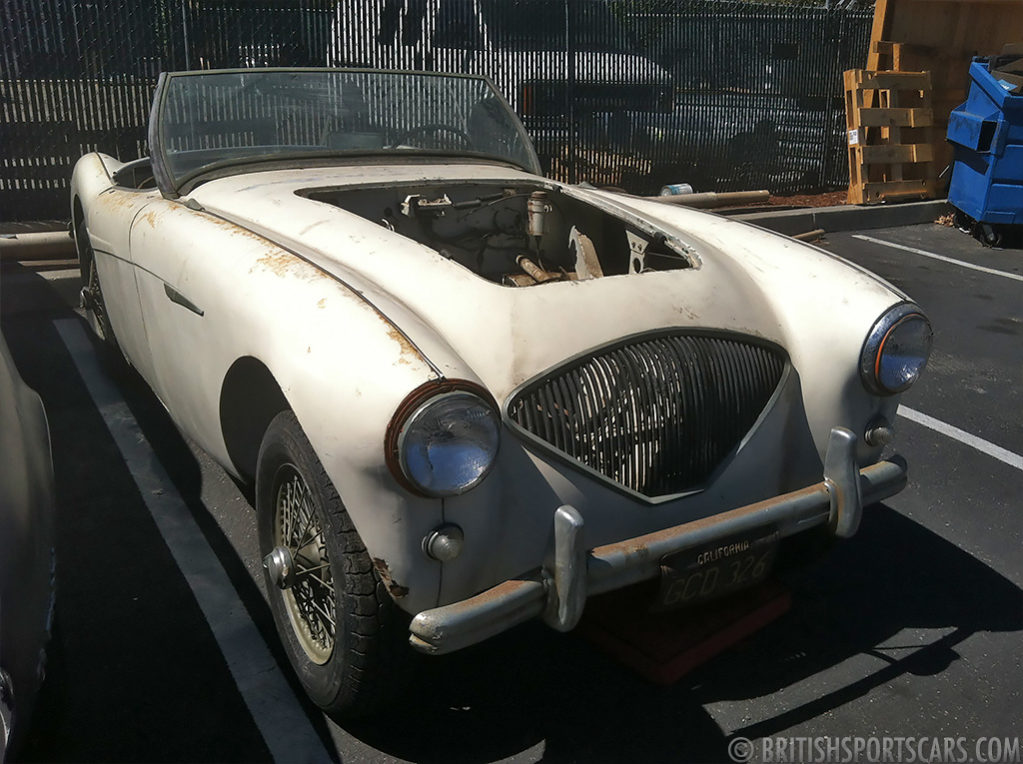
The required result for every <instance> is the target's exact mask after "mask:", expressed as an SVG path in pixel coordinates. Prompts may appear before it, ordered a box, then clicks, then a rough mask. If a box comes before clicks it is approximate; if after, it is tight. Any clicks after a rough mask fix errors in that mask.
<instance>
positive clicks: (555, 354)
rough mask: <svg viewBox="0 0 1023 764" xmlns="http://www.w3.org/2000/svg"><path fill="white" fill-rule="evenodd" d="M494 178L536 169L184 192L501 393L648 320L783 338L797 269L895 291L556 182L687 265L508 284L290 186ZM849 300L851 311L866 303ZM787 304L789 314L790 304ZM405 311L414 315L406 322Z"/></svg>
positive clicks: (764, 243) (774, 244)
mask: <svg viewBox="0 0 1023 764" xmlns="http://www.w3.org/2000/svg"><path fill="white" fill-rule="evenodd" d="M490 180H496V181H507V182H515V183H523V182H530V181H536V180H537V179H536V177H535V176H532V175H529V174H527V173H523V172H519V171H516V170H511V169H505V168H501V167H496V166H485V165H461V166H460V165H450V164H447V165H436V166H410V165H398V166H378V167H372V168H366V167H365V166H363V167H341V168H316V169H308V170H282V171H270V172H263V173H254V174H247V175H241V176H235V177H229V178H224V179H219V180H215V181H212V182H208V183H206V184H204V185H202V186H200V187H198V188H197V189H195V191H194V192H193V193H192V194H191V199H193V200H194V201H196V202H198V203H199V204H200V205H202V207H203V208H204V209H205V210H206V211H208V212H210V213H212V214H215V215H217V216H219V217H222V218H224V219H226V220H229V221H231V222H234V223H236V224H238V225H239V226H241V227H243V228H245V229H248V230H250V231H252V232H254V233H257V234H259V235H260V236H263V237H265V238H267V239H269V240H271V241H273V242H275V243H277V244H279V245H281V246H282V247H284V248H285V249H288V250H291V251H292V252H294V253H296V254H298V255H300V256H301V257H303V258H305V259H307V260H310V261H312V262H313V263H315V264H316V265H317V266H319V267H320V268H321V269H323V270H324V271H326V272H328V273H330V274H331V275H333V276H335V277H336V278H338V279H339V280H340V281H342V282H344V283H346V284H348V285H349V286H350V287H352V288H354V289H357V290H359V291H360V292H362V293H363V294H365V295H366V297H367V298H368V299H369V300H370V301H371V302H373V303H374V305H376V307H377V308H378V309H379V310H380V311H381V312H382V313H384V314H385V315H387V316H388V317H389V318H391V319H392V320H393V321H394V322H395V324H396V325H398V326H399V327H401V329H402V330H403V331H404V332H405V333H406V334H408V336H409V337H410V338H411V339H412V341H413V342H414V343H415V344H416V345H418V346H419V348H421V349H422V350H423V352H424V353H425V354H426V356H427V357H428V358H429V359H430V360H431V361H432V362H433V363H435V364H436V365H437V366H438V367H439V368H440V370H441V371H443V372H444V373H445V374H450V375H451V376H460V375H464V374H465V371H464V368H462V365H463V363H464V364H465V365H468V367H469V368H470V369H471V371H472V372H473V373H475V375H476V376H478V378H479V379H480V381H482V382H483V383H484V384H486V385H487V386H488V387H489V389H490V390H491V391H492V392H493V393H494V395H495V396H496V397H497V398H498V399H499V400H500V399H502V398H503V397H504V396H506V395H507V394H508V393H510V392H511V391H512V390H513V389H514V388H515V387H517V386H518V385H520V384H522V383H523V382H525V381H526V380H528V379H530V378H531V377H533V376H535V375H537V374H539V373H540V372H542V371H544V370H546V369H549V368H551V367H552V366H555V365H557V364H559V363H561V362H563V361H564V360H566V359H568V358H571V357H572V356H575V355H577V354H580V353H583V352H586V351H588V350H591V349H593V348H595V347H599V346H601V345H605V344H608V343H611V342H614V341H615V340H617V339H620V338H622V337H626V336H629V335H634V334H639V333H642V332H647V331H651V330H656V329H662V328H671V327H693V328H710V329H722V330H727V331H734V332H741V333H745V334H749V335H753V336H757V337H761V338H764V339H767V340H770V341H773V342H777V343H779V344H781V345H782V346H783V347H788V346H789V343H788V341H787V340H788V333H789V331H790V329H791V324H792V321H793V318H792V316H791V315H779V312H778V310H777V306H776V305H775V304H774V303H772V299H774V300H775V301H777V300H778V299H779V298H778V297H777V296H774V297H773V298H772V297H771V295H772V294H774V295H779V294H780V295H781V296H782V297H781V299H784V296H785V293H786V285H787V283H788V284H789V286H792V283H791V282H792V276H793V273H792V271H793V269H798V272H799V274H800V277H801V278H803V279H804V280H805V279H806V278H811V279H817V278H821V279H824V281H822V282H820V284H821V285H823V284H826V283H827V279H830V278H833V279H840V280H841V281H842V284H843V289H844V290H845V291H847V292H850V291H851V293H853V294H855V293H856V291H857V290H856V285H857V284H862V285H864V286H866V287H868V289H867V290H866V291H867V292H869V293H871V294H873V295H874V296H875V298H876V299H877V301H878V305H879V307H878V312H880V310H881V309H883V308H882V307H881V305H882V304H886V303H890V302H891V301H892V297H893V293H892V292H891V290H890V289H888V288H886V287H885V286H883V285H882V284H881V283H880V282H878V281H877V280H876V279H874V278H873V277H872V276H870V275H869V274H866V273H865V272H860V271H856V270H853V269H852V268H850V266H848V265H847V264H845V263H841V262H838V261H837V260H836V259H835V258H832V257H830V256H828V255H827V254H825V253H823V252H820V251H817V250H814V249H812V248H809V247H807V246H805V245H802V244H799V243H796V242H793V241H791V240H789V239H785V238H783V237H778V236H776V235H773V234H770V233H767V232H764V231H760V230H758V229H755V228H752V227H750V226H746V225H742V224H739V223H736V222H733V221H729V220H726V219H724V218H721V217H718V216H715V215H709V214H706V213H700V212H695V211H691V210H684V209H680V208H676V207H668V206H666V205H662V204H659V203H657V202H647V201H643V200H641V199H637V198H632V197H626V196H621V195H614V194H606V193H601V192H595V191H586V190H582V189H576V188H570V187H565V186H561V187H562V188H563V189H565V193H571V194H575V195H577V196H579V195H585V196H586V197H587V198H589V199H590V200H591V201H593V202H594V203H595V204H598V205H604V206H610V207H611V208H612V209H617V210H619V211H622V212H623V214H626V215H628V214H632V215H639V216H641V217H644V218H646V219H647V220H654V219H655V218H654V216H657V217H656V224H657V226H658V227H659V228H660V229H661V230H663V231H664V232H665V233H666V234H667V235H668V236H669V238H671V239H674V240H675V241H676V242H678V246H681V247H685V248H686V249H687V250H688V251H689V252H690V253H691V256H692V257H693V259H694V261H695V262H696V266H695V267H694V268H688V269H682V270H674V271H660V272H655V273H644V274H639V275H621V276H608V277H604V278H599V279H593V280H589V281H566V282H558V283H548V284H543V285H539V286H532V287H506V286H501V285H498V284H495V283H492V282H490V281H487V280H485V279H483V278H481V277H479V276H477V275H476V274H474V273H472V272H471V271H469V270H468V269H466V268H464V267H462V266H461V265H458V264H457V263H454V262H452V261H450V260H447V259H446V258H444V257H442V256H441V255H440V254H438V253H437V252H436V251H435V250H433V249H431V248H430V247H428V246H426V245H423V244H421V243H418V242H416V241H412V240H410V239H408V238H406V237H404V236H401V235H399V234H397V233H394V232H392V231H390V230H388V229H387V228H385V227H384V226H382V225H379V224H377V223H375V222H373V221H370V220H366V219H364V218H362V217H359V216H358V215H355V214H353V213H350V212H347V211H346V210H343V209H340V208H338V207H335V206H333V205H330V204H327V203H325V202H319V201H314V200H311V199H307V198H305V197H304V196H301V195H300V194H299V192H301V191H304V190H308V189H320V188H330V187H348V188H350V187H353V186H355V187H357V186H360V185H364V186H374V187H376V186H381V185H385V186H401V185H402V184H410V185H413V184H417V183H420V184H421V183H431V184H436V183H449V184H450V185H452V186H457V185H458V184H459V183H460V182H462V181H471V182H481V181H483V182H485V181H490ZM545 182H547V183H549V184H550V185H551V186H554V185H560V184H556V183H554V182H553V181H545ZM264 260H265V262H263V261H261V265H262V266H265V267H270V268H274V267H280V263H279V262H276V261H275V260H274V258H272V257H268V258H265V259H264ZM850 288H851V289H850ZM772 290H773V293H772ZM803 302H805V303H806V305H805V309H806V310H809V311H811V312H812V311H814V310H818V311H819V310H820V305H819V304H818V305H816V306H815V305H814V304H812V303H816V302H817V301H816V300H804V301H803ZM856 302H858V303H859V304H858V305H857V306H856V311H857V313H860V312H861V310H862V307H863V306H862V302H861V301H856ZM787 310H788V311H789V313H791V310H792V306H791V305H790V306H789V307H788V309H787ZM832 312H838V313H840V312H841V308H840V307H839V308H836V309H834V310H833V311H832ZM409 314H413V315H414V317H415V319H416V320H414V321H408V320H406V319H403V316H404V317H408V315H409ZM808 315H809V314H808ZM818 315H819V314H818ZM868 315H869V311H868Z"/></svg>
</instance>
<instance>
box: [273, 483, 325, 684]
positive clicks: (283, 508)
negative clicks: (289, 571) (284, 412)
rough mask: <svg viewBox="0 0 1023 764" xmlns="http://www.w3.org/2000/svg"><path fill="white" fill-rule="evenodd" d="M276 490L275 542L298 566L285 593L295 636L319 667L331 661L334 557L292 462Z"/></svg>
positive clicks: (304, 486) (306, 490) (308, 495)
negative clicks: (331, 556)
mask: <svg viewBox="0 0 1023 764" xmlns="http://www.w3.org/2000/svg"><path fill="white" fill-rule="evenodd" d="M275 483H276V488H275V490H274V543H275V546H280V547H284V548H286V549H287V550H288V551H289V552H290V554H291V559H292V561H293V564H294V583H293V585H292V586H290V587H289V588H288V589H286V590H285V591H284V592H283V598H284V605H285V608H286V610H287V612H288V617H289V618H290V620H291V623H292V625H293V627H294V630H295V636H296V637H297V638H298V642H299V644H300V645H301V646H302V649H303V650H304V651H305V653H306V655H308V656H309V659H310V660H311V661H312V662H313V663H316V664H317V665H323V664H324V663H326V662H327V661H328V660H330V656H331V654H332V653H333V652H334V643H335V634H336V629H337V604H336V603H337V593H336V591H335V588H334V578H333V575H332V573H331V570H330V557H329V554H328V552H327V544H326V541H325V539H324V533H323V528H322V527H321V526H320V522H319V519H318V517H317V513H316V510H315V509H314V507H313V504H312V498H311V496H310V494H309V487H308V486H307V485H306V482H305V480H304V479H303V478H302V475H301V474H300V473H299V471H298V469H297V468H296V467H295V466H294V465H292V464H284V465H281V467H280V469H279V470H278V472H277V480H276V481H275Z"/></svg>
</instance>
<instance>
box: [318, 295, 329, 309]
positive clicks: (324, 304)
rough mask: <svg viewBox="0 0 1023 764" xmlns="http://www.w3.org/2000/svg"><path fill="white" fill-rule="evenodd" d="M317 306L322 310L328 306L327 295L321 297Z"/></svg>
mask: <svg viewBox="0 0 1023 764" xmlns="http://www.w3.org/2000/svg"><path fill="white" fill-rule="evenodd" d="M316 307H317V308H319V309H320V310H323V309H324V308H326V307H327V298H326V297H321V298H320V301H319V302H317V303H316Z"/></svg>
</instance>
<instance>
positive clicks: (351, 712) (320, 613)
mask: <svg viewBox="0 0 1023 764" xmlns="http://www.w3.org/2000/svg"><path fill="white" fill-rule="evenodd" d="M256 512H257V516H258V525H259V543H260V550H261V554H262V555H263V558H264V568H265V572H266V581H267V588H268V590H269V595H270V607H271V610H272V611H273V616H274V621H275V623H276V625H277V631H278V634H279V635H280V638H281V642H282V643H283V645H284V649H285V652H286V653H287V655H288V660H289V661H290V662H291V665H292V667H293V668H294V670H295V673H296V675H297V676H298V679H299V681H300V682H301V684H302V687H303V689H305V691H306V693H307V694H308V695H309V697H310V698H311V699H312V700H313V702H314V703H316V705H317V706H319V707H320V708H321V709H323V710H324V711H325V712H326V713H328V714H330V715H332V716H335V717H351V716H358V715H364V714H367V713H370V712H372V711H374V710H376V709H377V708H379V707H380V706H381V705H382V704H383V703H385V702H387V701H388V700H390V699H391V697H392V695H393V694H394V691H395V689H396V687H397V686H398V684H397V682H398V680H399V679H400V677H401V674H402V673H403V669H404V668H405V666H406V664H407V654H408V653H409V652H410V648H409V647H408V644H407V638H408V629H407V620H406V618H405V617H404V615H403V614H402V613H401V612H400V611H399V610H398V608H397V606H396V605H395V604H394V602H393V600H391V598H390V595H389V594H388V593H387V590H386V588H385V586H384V583H383V581H381V579H380V577H379V575H378V574H377V572H376V570H375V569H374V566H373V561H372V560H371V559H370V556H369V554H368V553H367V551H366V547H365V545H364V544H363V543H362V539H361V538H359V534H358V532H357V531H356V530H355V527H354V526H353V525H352V522H351V518H350V517H349V516H348V512H347V511H346V510H345V507H344V505H343V504H342V503H341V498H340V497H339V496H338V493H337V491H336V490H335V488H334V486H333V484H332V483H331V482H330V479H329V478H328V477H327V474H326V472H325V471H324V469H323V466H322V465H321V464H320V461H319V459H318V458H317V457H316V454H315V452H314V451H313V449H312V446H311V445H310V444H309V441H308V439H307V438H306V436H305V433H304V432H303V431H302V428H301V426H300V425H299V423H298V420H297V419H296V417H295V415H294V414H293V413H292V412H291V411H284V412H281V413H280V414H278V415H277V416H276V417H274V419H273V421H271V423H270V426H269V427H268V428H267V432H266V435H265V436H264V437H263V443H262V446H261V447H260V451H259V462H258V466H257V469H256Z"/></svg>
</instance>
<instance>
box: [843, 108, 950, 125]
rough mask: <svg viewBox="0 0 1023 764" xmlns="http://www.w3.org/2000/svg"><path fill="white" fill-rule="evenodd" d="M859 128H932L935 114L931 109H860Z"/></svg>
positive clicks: (858, 116) (858, 115)
mask: <svg viewBox="0 0 1023 764" xmlns="http://www.w3.org/2000/svg"><path fill="white" fill-rule="evenodd" d="M856 116H857V118H858V119H857V121H858V122H859V127H930V126H931V125H933V124H934V113H933V112H932V111H931V109H929V108H926V109H925V108H903V109H893V108H887V109H860V110H859V113H858V114H857V115H856Z"/></svg>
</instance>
